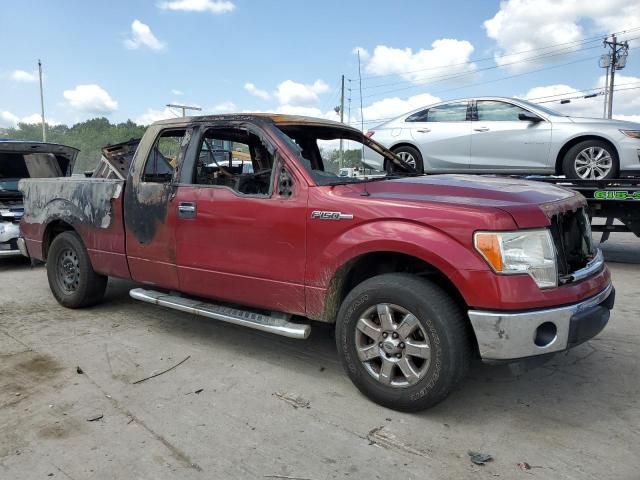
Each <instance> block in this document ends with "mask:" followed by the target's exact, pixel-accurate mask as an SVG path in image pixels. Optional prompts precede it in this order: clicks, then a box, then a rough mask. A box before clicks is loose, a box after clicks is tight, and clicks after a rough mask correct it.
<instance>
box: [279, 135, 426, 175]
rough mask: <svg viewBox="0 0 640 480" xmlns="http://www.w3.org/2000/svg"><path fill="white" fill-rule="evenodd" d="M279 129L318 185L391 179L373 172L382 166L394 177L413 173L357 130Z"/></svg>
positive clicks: (379, 172)
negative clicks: (387, 166) (385, 166)
mask: <svg viewBox="0 0 640 480" xmlns="http://www.w3.org/2000/svg"><path fill="white" fill-rule="evenodd" d="M278 130H279V131H280V133H282V134H283V135H282V137H283V139H284V140H285V141H286V142H287V143H288V144H289V146H290V148H291V149H292V150H293V151H294V152H296V153H297V154H298V156H299V158H300V161H301V163H302V165H303V166H304V167H305V168H306V169H307V171H308V172H309V173H310V174H311V176H312V177H313V179H314V181H315V182H316V183H317V184H318V185H338V184H345V183H360V182H365V181H372V180H384V179H386V178H391V176H389V175H388V174H387V172H386V171H380V170H376V166H377V168H380V167H379V166H380V165H385V164H387V165H392V166H393V168H389V170H391V171H393V172H394V174H395V173H398V174H404V175H412V174H415V171H414V170H413V168H412V167H411V166H410V165H408V164H406V163H405V162H403V161H402V160H400V159H399V158H398V157H397V156H395V155H394V154H393V153H391V152H390V151H389V150H387V149H386V148H384V147H383V146H382V145H380V144H379V143H377V142H375V141H373V140H372V139H370V138H369V137H367V136H365V135H363V134H362V133H361V132H359V131H357V130H352V129H349V128H344V129H342V128H340V127H333V126H330V125H328V126H324V125H319V126H315V125H281V126H278ZM393 178H395V176H394V177H393Z"/></svg>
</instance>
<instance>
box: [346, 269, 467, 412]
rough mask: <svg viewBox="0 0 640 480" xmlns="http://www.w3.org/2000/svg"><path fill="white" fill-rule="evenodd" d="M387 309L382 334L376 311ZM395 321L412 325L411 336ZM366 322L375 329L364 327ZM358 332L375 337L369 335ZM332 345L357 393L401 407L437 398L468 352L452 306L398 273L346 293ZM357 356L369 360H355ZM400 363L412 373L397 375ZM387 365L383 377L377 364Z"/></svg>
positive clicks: (459, 315) (460, 315) (438, 292)
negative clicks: (389, 325)
mask: <svg viewBox="0 0 640 480" xmlns="http://www.w3.org/2000/svg"><path fill="white" fill-rule="evenodd" d="M385 305H386V307H385ZM387 307H388V308H389V309H390V311H391V313H392V317H393V319H394V320H393V322H392V325H393V328H391V329H390V330H389V331H391V332H393V333H392V334H388V335H387V336H386V337H383V335H384V333H382V331H384V327H383V326H382V325H384V323H383V322H382V318H383V316H384V315H383V316H380V315H379V314H378V313H377V312H378V310H379V309H382V311H383V312H385V311H386V308H387ZM397 307H399V309H398V308H397ZM372 311H373V314H372V316H371V317H370V316H369V313H368V312H372ZM407 315H411V316H412V317H413V318H410V317H407ZM376 316H377V318H378V320H377V324H376ZM363 319H367V322H366V323H363ZM409 320H411V321H409ZM405 322H406V323H405ZM416 322H417V323H416ZM403 324H404V325H405V326H407V325H410V324H411V325H413V327H412V328H414V330H413V331H412V333H411V335H407V332H409V329H408V327H407V328H405V327H402V325H403ZM367 325H368V326H371V325H373V326H375V327H378V329H377V330H375V329H374V330H370V329H369V328H368V326H367ZM363 330H367V331H368V332H369V334H371V335H373V336H374V337H375V336H376V335H377V336H378V338H376V339H375V340H374V339H373V337H369V334H365V333H363ZM396 334H398V337H397V338H395V337H394V335H396ZM403 341H405V342H406V345H405V344H404V343H403ZM398 342H399V343H398ZM336 344H337V347H338V353H339V355H340V357H341V360H342V363H343V366H344V368H345V370H346V372H347V374H348V375H349V377H350V378H351V380H352V381H353V383H354V384H355V385H356V387H358V389H359V390H360V391H361V392H362V393H363V394H364V395H366V396H367V397H368V398H370V399H371V400H373V401H374V402H376V403H378V404H380V405H382V406H385V407H388V408H391V409H394V410H400V411H405V412H414V411H418V410H424V409H426V408H429V407H432V406H434V405H436V404H437V403H439V402H441V401H442V400H444V399H445V398H446V397H447V395H448V394H449V393H450V392H451V390H452V389H453V388H454V387H455V385H457V384H458V383H459V382H460V381H461V380H462V379H463V378H464V377H465V375H466V373H467V371H468V368H469V362H470V357H471V352H472V350H471V346H470V341H469V334H468V328H467V322H466V319H465V315H464V312H463V310H462V309H461V308H460V306H459V305H458V304H457V303H456V302H455V301H454V299H453V298H452V297H451V296H450V295H448V294H447V293H446V292H445V291H444V290H443V289H441V288H440V287H438V286H437V285H435V284H434V283H433V282H430V281H428V280H424V279H422V278H420V277H417V276H415V275H410V274H405V273H390V274H384V275H379V276H376V277H373V278H370V279H368V280H365V281H364V282H362V283H361V284H360V285H358V286H357V287H355V288H354V289H353V290H352V291H351V292H350V293H349V294H348V295H347V297H346V298H345V300H344V302H343V303H342V306H341V307H340V310H339V312H338V318H337V325H336ZM425 344H427V345H428V347H429V348H428V349H425ZM380 345H382V347H381V346H380ZM403 345H404V346H403ZM418 347H419V348H418ZM427 351H428V352H429V353H426V352H427ZM400 352H401V353H400ZM409 352H411V353H409ZM416 353H418V354H419V355H423V357H419V356H415V355H416ZM398 355H400V357H398ZM427 355H428V356H429V359H428V360H427V359H425V358H424V357H426V356H427ZM361 356H365V357H366V358H369V357H370V359H369V360H361ZM383 356H384V358H383ZM403 362H404V364H403V365H402V368H405V369H406V366H407V363H408V364H409V365H411V367H412V371H413V373H414V374H415V375H414V374H412V375H410V376H406V375H404V373H403V369H402V368H401V363H403ZM389 363H393V364H395V365H394V366H393V367H391V369H390V370H389V369H388V367H385V373H389V372H391V374H390V375H383V368H382V366H383V365H388V364H389ZM378 365H379V366H378ZM376 367H377V371H376ZM376 374H377V376H376Z"/></svg>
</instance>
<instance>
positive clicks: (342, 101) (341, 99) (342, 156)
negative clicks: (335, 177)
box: [340, 75, 344, 168]
mask: <svg viewBox="0 0 640 480" xmlns="http://www.w3.org/2000/svg"><path fill="white" fill-rule="evenodd" d="M340 123H344V75H342V82H341V87H340ZM343 158H344V148H343V140H342V138H340V168H342V164H343Z"/></svg>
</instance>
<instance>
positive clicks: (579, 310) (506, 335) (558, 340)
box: [469, 284, 615, 361]
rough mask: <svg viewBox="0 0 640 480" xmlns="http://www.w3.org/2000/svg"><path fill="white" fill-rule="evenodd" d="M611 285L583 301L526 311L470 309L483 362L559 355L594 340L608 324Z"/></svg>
mask: <svg viewBox="0 0 640 480" xmlns="http://www.w3.org/2000/svg"><path fill="white" fill-rule="evenodd" d="M614 300H615V289H614V288H613V285H612V284H608V285H607V287H606V288H605V289H604V290H602V291H601V292H600V293H598V294H596V295H594V296H593V297H591V298H588V299H587V300H584V301H582V302H579V303H576V304H573V305H566V306H564V307H557V308H549V309H539V310H529V311H525V312H518V313H511V312H492V311H485V310H469V319H470V320H471V325H472V327H473V330H474V332H475V335H476V339H477V341H478V347H479V349H480V356H481V357H482V359H483V360H488V361H494V360H498V361H500V360H502V361H504V360H517V359H522V358H527V357H533V356H537V355H545V354H548V353H554V352H560V351H562V350H566V349H568V348H572V347H575V346H576V345H579V344H580V343H582V342H585V341H587V340H589V339H590V338H593V337H594V336H596V335H597V334H598V333H600V332H601V331H602V329H603V328H604V327H605V325H606V324H607V322H608V321H609V316H610V310H611V309H612V308H613V303H614Z"/></svg>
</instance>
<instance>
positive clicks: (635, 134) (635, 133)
mask: <svg viewBox="0 0 640 480" xmlns="http://www.w3.org/2000/svg"><path fill="white" fill-rule="evenodd" d="M620 131H621V132H622V133H624V134H625V135H626V136H627V137H631V138H640V130H620Z"/></svg>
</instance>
